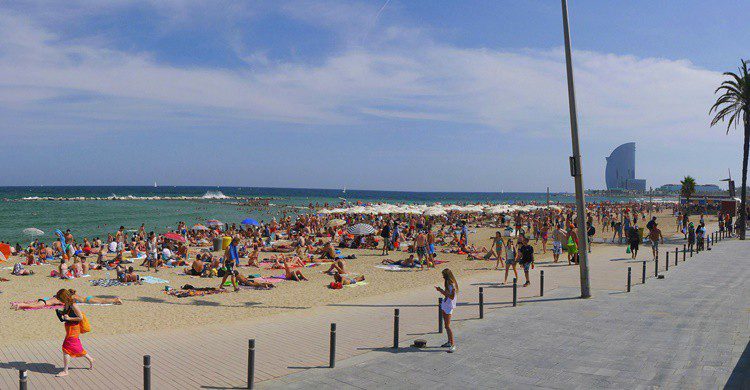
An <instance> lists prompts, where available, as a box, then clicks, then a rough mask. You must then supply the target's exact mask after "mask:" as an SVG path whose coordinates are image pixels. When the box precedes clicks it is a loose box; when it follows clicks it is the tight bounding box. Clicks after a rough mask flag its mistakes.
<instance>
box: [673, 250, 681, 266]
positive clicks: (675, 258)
mask: <svg viewBox="0 0 750 390" xmlns="http://www.w3.org/2000/svg"><path fill="white" fill-rule="evenodd" d="M679 251H680V248H678V247H675V248H674V262H675V263H676V262H677V259H679V258H680V256H679V255H678V253H679Z"/></svg>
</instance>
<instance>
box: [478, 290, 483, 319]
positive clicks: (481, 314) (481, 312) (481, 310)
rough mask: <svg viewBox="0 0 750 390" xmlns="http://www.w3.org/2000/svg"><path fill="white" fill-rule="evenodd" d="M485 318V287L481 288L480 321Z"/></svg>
mask: <svg viewBox="0 0 750 390" xmlns="http://www.w3.org/2000/svg"><path fill="white" fill-rule="evenodd" d="M482 318H484V287H479V319H480V320H481V319H482Z"/></svg>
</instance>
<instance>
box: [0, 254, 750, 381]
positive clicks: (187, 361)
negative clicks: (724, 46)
mask: <svg viewBox="0 0 750 390" xmlns="http://www.w3.org/2000/svg"><path fill="white" fill-rule="evenodd" d="M677 245H678V243H677V242H674V243H673V244H671V245H670V247H671V246H677ZM748 245H750V244H746V243H738V242H735V241H724V242H722V243H720V244H719V246H717V247H716V249H715V250H714V251H711V252H704V253H701V254H700V255H697V256H696V257H694V258H692V259H688V261H687V262H686V263H683V262H682V261H680V265H679V266H678V267H674V266H673V267H670V270H669V271H668V272H666V275H667V278H666V280H660V281H656V280H654V279H653V271H654V268H653V263H652V262H650V261H649V262H648V275H649V280H648V281H647V283H646V285H645V286H640V285H638V286H635V287H634V290H633V292H631V293H630V294H626V293H624V292H623V291H624V289H625V276H626V274H627V267H628V266H632V267H633V282H634V283H636V282H640V276H641V271H640V270H641V263H640V262H632V261H631V260H629V259H628V258H627V257H626V256H625V255H624V253H623V252H624V249H623V248H622V247H614V246H612V247H610V246H603V247H598V248H597V249H596V250H595V256H594V257H593V258H592V284H593V287H594V289H595V291H594V293H595V298H594V299H592V300H587V301H581V300H579V299H576V297H577V296H578V290H577V288H576V287H575V286H577V285H578V269H577V268H576V267H568V266H564V265H561V264H551V263H540V264H537V268H536V270H533V271H532V282H533V284H532V287H530V288H519V301H520V302H522V303H521V304H520V305H519V307H517V308H511V307H510V306H511V291H512V289H511V288H509V287H508V286H505V287H500V286H498V285H497V283H496V282H497V279H498V277H499V274H498V273H497V272H490V273H488V274H486V275H484V276H480V277H477V278H475V279H472V280H462V281H461V283H462V285H461V287H462V294H461V297H460V304H459V309H458V311H457V314H456V321H455V323H454V325H455V326H456V327H457V330H458V335H459V337H458V342H459V343H460V349H459V351H458V352H457V353H456V354H454V355H448V354H446V353H444V352H442V351H438V350H435V349H428V350H426V351H427V352H429V353H424V352H420V353H416V352H415V353H411V351H409V350H406V349H402V350H401V351H400V352H399V353H395V354H394V353H392V352H391V351H390V350H389V349H387V348H384V347H388V346H390V344H391V340H392V323H393V317H392V316H393V308H394V307H399V308H401V340H402V345H403V346H406V345H408V344H409V343H410V342H411V340H413V339H414V338H418V337H426V338H428V339H430V341H431V343H432V344H433V345H435V344H442V342H444V340H443V339H442V338H436V336H437V335H435V334H434V332H435V330H436V328H437V311H436V307H435V303H436V293H435V291H434V288H433V287H431V286H425V287H420V288H415V289H411V290H408V291H402V292H396V293H391V294H386V295H382V296H378V297H372V298H367V299H362V300H357V301H356V302H347V303H342V304H337V305H331V306H325V307H318V308H315V309H314V310H305V309H304V308H299V309H294V308H290V309H291V310H290V312H288V313H284V314H281V315H276V316H272V317H266V318H260V319H258V320H256V321H243V322H237V323H233V324H223V325H205V324H210V318H196V321H197V322H198V323H201V324H203V325H202V326H201V327H200V330H197V328H196V329H195V330H175V331H162V332H153V333H150V334H137V335H118V336H97V335H96V334H95V332H93V333H92V334H89V335H86V336H84V339H83V341H84V345H85V347H86V348H87V350H89V351H90V352H91V353H92V354H93V356H94V357H95V358H96V359H97V362H96V369H95V370H93V371H89V370H85V369H81V367H82V366H83V365H84V364H83V363H84V362H82V361H76V362H75V363H74V367H76V368H75V369H73V370H71V375H70V377H68V378H65V379H58V378H55V377H54V373H56V372H57V371H58V370H59V367H60V363H61V356H60V342H61V341H60V340H61V339H53V340H49V341H29V342H22V343H17V344H14V345H12V346H5V347H2V348H0V388H2V389H6V388H7V389H12V388H16V386H17V384H18V371H17V370H18V369H20V368H26V369H28V370H29V378H30V381H29V388H31V389H71V388H75V389H101V388H102V386H106V388H108V389H134V388H140V387H141V386H142V376H141V375H142V374H141V373H142V366H141V361H142V356H143V355H145V354H150V355H151V356H152V360H153V361H152V366H153V368H152V377H153V385H154V386H153V388H154V389H199V388H208V389H222V388H238V387H241V386H245V384H246V383H245V378H246V367H247V340H248V339H250V338H254V339H256V340H257V359H256V380H257V382H260V383H259V384H260V385H262V386H268V387H287V386H297V387H307V386H308V385H311V384H313V383H315V384H316V385H321V386H324V387H337V388H342V387H346V386H347V385H346V384H345V383H344V382H348V383H351V386H356V387H369V388H376V387H402V386H403V385H406V384H410V385H413V386H414V387H427V386H432V385H435V384H436V381H437V382H440V381H443V380H448V379H447V378H451V379H450V381H448V382H446V383H447V384H448V385H451V386H458V387H472V386H482V385H490V383H492V386H495V387H496V386H499V385H501V384H508V386H512V385H517V386H518V387H528V386H527V385H529V384H532V383H533V384H536V385H538V386H550V385H556V386H558V387H571V386H572V387H576V386H579V385H580V386H583V387H587V384H591V383H592V382H587V381H591V380H599V381H601V382H595V383H594V384H595V385H596V384H601V385H602V386H605V385H606V384H608V383H610V381H611V383H615V384H618V383H625V384H627V383H631V384H636V383H649V382H650V381H656V382H657V383H659V382H661V383H669V382H670V381H671V382H675V378H678V377H679V378H682V377H683V376H684V378H685V379H684V380H686V381H690V380H693V379H695V380H700V381H705V380H708V379H706V378H714V379H716V381H717V383H723V382H722V381H724V382H726V377H728V375H729V374H728V373H731V372H732V370H733V367H734V366H735V365H736V364H737V358H738V356H739V355H740V354H741V353H742V350H744V347H745V345H746V344H747V325H748V315H750V312H748V304H747V303H746V301H747V299H743V297H747V296H749V294H748V290H747V287H743V285H742V283H743V282H744V279H745V278H746V277H747V276H749V275H748V272H749V269H750V267H748V266H747V265H746V264H747V261H748V260H749V259H750V255H749V254H748V253H750V251H748V250H747V249H748ZM666 249H667V248H666V246H665V250H666ZM641 258H646V259H650V256H648V255H644V256H641ZM672 259H674V257H672ZM672 261H673V260H672ZM457 266H465V267H486V266H487V263H483V262H467V263H465V264H464V263H460V264H459V265H457ZM660 269H661V270H662V271H663V270H664V269H665V264H664V262H663V261H662V262H661V263H660ZM540 270H545V273H546V275H545V276H546V281H545V297H544V298H540V297H538V294H539V284H538V281H539V271H540ZM436 282H439V281H436ZM481 286H483V287H485V303H486V309H485V319H484V320H478V319H477V304H476V303H477V289H478V288H479V287H481ZM743 288H744V290H743ZM524 302H525V303H524ZM662 306H665V307H662ZM153 314H154V315H158V313H153ZM743 321H744V322H743ZM331 322H336V323H337V325H338V344H337V358H338V363H337V367H339V368H337V369H335V370H328V369H320V368H316V367H321V366H325V365H326V364H327V360H328V329H329V324H330V323H331ZM675 324H676V325H675ZM743 326H744V327H743ZM584 335H585V337H584ZM50 336H51V337H54V335H50ZM438 341H439V342H438ZM636 341H638V343H639V344H637V345H635V344H629V343H631V342H636ZM640 343H643V344H640ZM671 346H675V347H674V348H672V347H671ZM679 346H682V347H679ZM740 346H741V349H739V348H740ZM605 347H606V348H605ZM654 347H655V348H654ZM678 347H679V348H683V349H679V348H678ZM669 348H672V349H669ZM640 352H643V354H642V356H639V357H637V358H633V359H634V362H629V361H625V360H627V359H625V357H624V356H623V354H635V353H640ZM610 354H616V357H613V355H610ZM680 354H682V355H680ZM672 355H675V356H678V357H680V356H685V357H684V358H680V359H682V360H674V359H672V358H671V357H670V358H669V359H667V358H665V356H672ZM660 359H661V360H660ZM710 359H714V360H710ZM657 360H658V361H659V362H657V363H654V362H655V361H657ZM673 360H674V361H673ZM718 360H722V363H721V364H718V363H716V362H717V361H718ZM744 361H745V362H746V361H747V358H745V360H744ZM363 362H364V363H363ZM706 362H708V363H706ZM358 363H363V364H365V366H364V368H362V369H360V367H358V366H355V364H358ZM714 363H715V364H714ZM666 364H669V366H668V367H666V368H664V365H666ZM712 364H713V365H712ZM347 366H348V367H347ZM367 367H371V368H367ZM426 367H429V368H426ZM612 367H615V368H612ZM638 367H641V368H639V369H637V370H636V368H638ZM705 367H712V368H715V369H716V370H715V371H712V372H713V373H711V374H706V372H708V371H706V370H709V369H707V368H705ZM661 368H664V369H661ZM436 369H437V370H436ZM399 370H400V371H399ZM581 370H588V371H586V372H580V371H581ZM591 370H593V372H589V371H591ZM606 370H616V371H617V372H616V373H614V374H612V375H604V373H610V372H611V371H606ZM649 370H656V371H655V372H656V374H651V375H652V376H648V375H649V372H650V371H649ZM679 370H684V373H685V374H684V375H682V374H681V373H682V372H683V371H679ZM388 372H390V374H386V373H388ZM394 372H395V373H399V374H398V375H394V374H393V373H394ZM401 373H407V374H401ZM498 373H499V374H498ZM623 373H633V375H632V376H630V377H628V376H627V374H623ZM725 374H726V375H725ZM355 375H356V376H355ZM436 375H437V376H436ZM441 375H442V376H441ZM653 375H655V376H653ZM710 375H714V376H713V377H711V376H710ZM394 376H395V377H396V378H397V379H398V381H397V382H393V380H394V379H391V378H394ZM623 376H625V378H624V379H623V378H622V377H623ZM355 377H356V382H355V381H354V380H352V378H355ZM469 378H473V379H472V381H467V380H468V379H469ZM691 378H692V379H691ZM736 378H740V377H739V376H737V377H736ZM274 379H275V381H274ZM740 379H741V378H740ZM264 381H265V382H264ZM675 383H680V382H679V380H678V381H676V382H675ZM684 383H694V382H684ZM695 383H705V382H695Z"/></svg>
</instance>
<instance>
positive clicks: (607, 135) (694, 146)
mask: <svg viewBox="0 0 750 390" xmlns="http://www.w3.org/2000/svg"><path fill="white" fill-rule="evenodd" d="M569 12H570V25H571V35H572V42H573V60H574V69H575V70H574V71H575V83H576V96H577V103H578V118H579V131H580V139H581V148H582V149H581V150H582V158H583V174H584V186H585V187H586V188H604V167H605V156H607V155H609V153H610V152H611V151H612V150H613V149H614V148H615V147H617V146H618V145H620V144H621V143H625V142H636V145H637V146H636V158H637V160H636V175H637V177H638V178H644V179H646V180H647V181H648V185H649V186H653V187H657V186H659V185H662V184H666V183H675V182H678V181H679V179H680V178H681V177H682V176H684V175H688V174H689V175H692V176H693V177H695V178H696V179H697V180H698V182H699V183H716V184H718V180H719V179H722V178H724V177H726V174H727V170H728V169H731V170H732V174H733V176H738V175H739V173H740V164H741V151H742V137H741V131H736V130H732V131H730V132H729V134H728V135H727V134H726V128H725V127H723V126H719V127H713V128H711V127H710V126H709V123H710V117H709V115H708V110H709V108H710V106H711V104H712V103H713V100H715V95H714V89H715V88H716V87H717V86H718V85H719V84H720V83H721V81H722V72H724V71H734V70H736V68H737V66H738V65H739V64H740V59H741V58H748V57H750V56H749V55H748V54H749V53H748V48H747V38H748V37H750V24H748V23H747V21H746V18H744V17H743V15H747V14H748V12H750V4H748V3H747V2H745V1H740V0H737V1H719V0H717V1H712V2H706V1H693V0H681V1H670V0H664V1H658V2H654V1H645V0H630V1H614V0H611V1H610V0H570V1H569ZM0 134H2V136H3V142H2V144H3V146H4V148H3V151H2V153H0V166H2V167H4V168H3V174H2V175H0V185H5V186H10V185H152V183H153V182H155V181H156V182H158V183H159V184H160V185H229V186H247V187H301V188H342V187H345V188H350V189H381V190H410V191H490V192H494V191H506V192H510V191H544V190H545V189H546V187H550V189H551V190H552V191H555V192H557V191H572V190H573V180H572V178H571V177H570V175H569V167H568V156H569V155H571V141H570V122H569V113H568V100H567V89H566V76H565V59H564V52H563V37H562V19H561V8H560V3H559V1H556V0H487V1H479V0H477V1H471V0H466V1H448V0H408V1H407V0H371V1H356V0H348V1H336V0H299V1H283V0H274V1H221V0H215V1H210V2H207V1H188V0H185V1H181V0H161V1H149V0H136V1H127V0H110V1H96V0H69V1H66V2H48V1H24V2H11V1H0Z"/></svg>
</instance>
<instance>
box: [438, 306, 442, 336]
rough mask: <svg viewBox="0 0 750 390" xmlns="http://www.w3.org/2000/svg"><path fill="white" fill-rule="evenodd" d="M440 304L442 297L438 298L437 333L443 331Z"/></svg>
mask: <svg viewBox="0 0 750 390" xmlns="http://www.w3.org/2000/svg"><path fill="white" fill-rule="evenodd" d="M440 306H443V298H438V308H437V309H438V333H441V334H442V333H443V313H442V312H441V309H440Z"/></svg>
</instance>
